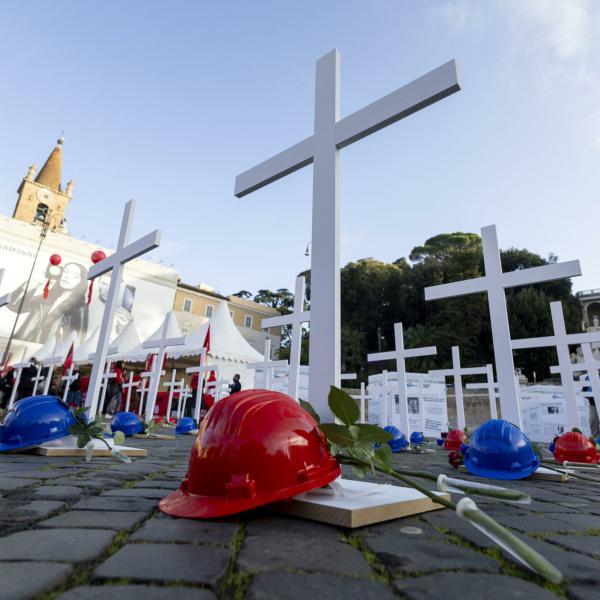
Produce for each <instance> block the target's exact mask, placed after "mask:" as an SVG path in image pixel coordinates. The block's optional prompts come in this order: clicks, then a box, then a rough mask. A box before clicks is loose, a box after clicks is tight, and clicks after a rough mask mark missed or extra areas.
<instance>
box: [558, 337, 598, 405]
mask: <svg viewBox="0 0 600 600" xmlns="http://www.w3.org/2000/svg"><path fill="white" fill-rule="evenodd" d="M598 341H600V336H599V340H598ZM581 351H582V352H583V362H578V363H571V371H572V372H573V373H578V372H580V371H586V372H587V374H588V376H589V381H586V382H575V385H576V386H577V384H578V383H584V385H583V386H581V387H591V388H592V396H593V397H594V398H595V399H596V400H597V401H598V403H599V404H600V375H598V369H600V361H599V360H597V359H596V358H594V353H593V351H592V344H590V343H587V344H581ZM560 372H561V370H560V367H558V366H556V367H550V373H560ZM583 395H587V392H584V393H583Z"/></svg>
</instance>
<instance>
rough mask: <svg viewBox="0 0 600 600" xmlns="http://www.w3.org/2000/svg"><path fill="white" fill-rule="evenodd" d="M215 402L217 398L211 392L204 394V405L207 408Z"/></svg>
mask: <svg viewBox="0 0 600 600" xmlns="http://www.w3.org/2000/svg"><path fill="white" fill-rule="evenodd" d="M214 403H215V399H214V398H213V397H212V396H211V395H210V394H202V405H203V407H204V408H205V409H206V410H209V409H210V408H211V407H212V405H213V404H214Z"/></svg>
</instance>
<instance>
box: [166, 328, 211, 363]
mask: <svg viewBox="0 0 600 600" xmlns="http://www.w3.org/2000/svg"><path fill="white" fill-rule="evenodd" d="M208 326H209V320H208V319H206V321H205V322H204V323H202V325H200V327H198V329H196V330H195V331H192V333H190V334H189V335H186V336H185V344H184V345H183V346H173V347H172V348H171V349H170V350H169V351H167V356H169V357H170V358H179V357H181V356H197V355H198V354H200V351H201V350H202V348H204V342H205V340H206V333H207V332H208Z"/></svg>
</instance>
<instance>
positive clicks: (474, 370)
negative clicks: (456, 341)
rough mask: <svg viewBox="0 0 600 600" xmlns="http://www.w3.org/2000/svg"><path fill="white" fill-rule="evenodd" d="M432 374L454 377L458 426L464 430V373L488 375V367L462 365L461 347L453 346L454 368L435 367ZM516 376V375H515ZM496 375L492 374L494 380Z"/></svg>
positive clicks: (430, 372)
mask: <svg viewBox="0 0 600 600" xmlns="http://www.w3.org/2000/svg"><path fill="white" fill-rule="evenodd" d="M429 374H430V375H441V376H442V377H454V394H455V396H456V420H457V422H458V428H459V429H460V430H461V431H462V430H463V429H464V428H465V424H466V423H465V403H464V400H463V393H462V391H463V390H462V377H463V376H464V375H486V374H487V367H461V366H460V349H459V348H458V346H452V368H451V369H433V370H431V371H429ZM513 377H514V375H513ZM493 381H494V376H493V375H492V382H493Z"/></svg>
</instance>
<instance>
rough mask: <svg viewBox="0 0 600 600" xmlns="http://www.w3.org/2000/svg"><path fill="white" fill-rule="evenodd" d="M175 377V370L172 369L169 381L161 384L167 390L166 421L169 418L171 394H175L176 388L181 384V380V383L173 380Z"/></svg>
mask: <svg viewBox="0 0 600 600" xmlns="http://www.w3.org/2000/svg"><path fill="white" fill-rule="evenodd" d="M176 376H177V369H173V371H172V372H171V381H165V382H164V383H163V387H166V388H168V389H169V401H168V403H167V421H168V420H169V418H170V417H171V405H172V404H173V393H174V392H175V390H176V388H178V387H179V386H180V385H181V382H183V379H182V380H181V382H179V381H176V380H175V377H176Z"/></svg>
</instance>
